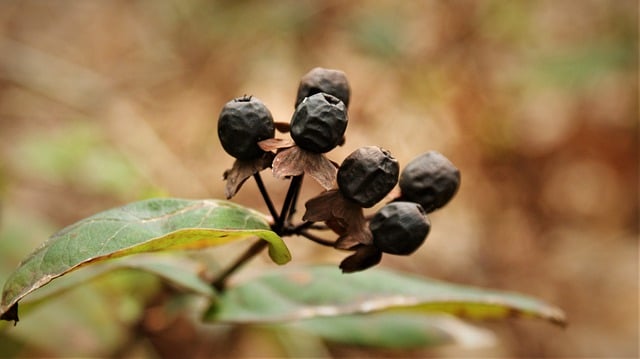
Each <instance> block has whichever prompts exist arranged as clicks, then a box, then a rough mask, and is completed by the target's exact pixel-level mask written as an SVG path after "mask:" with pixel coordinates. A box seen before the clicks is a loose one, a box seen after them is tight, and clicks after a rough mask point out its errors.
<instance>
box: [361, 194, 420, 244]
mask: <svg viewBox="0 0 640 359" xmlns="http://www.w3.org/2000/svg"><path fill="white" fill-rule="evenodd" d="M369 229H370V230H371V234H372V235H373V245H374V246H376V247H377V248H378V249H380V250H381V251H383V252H385V253H389V254H397V255H408V254H411V253H413V252H414V251H415V250H416V249H418V247H420V245H422V243H423V242H424V240H425V238H427V235H428V234H429V230H430V229H431V224H430V223H429V219H428V218H427V217H426V215H425V212H424V210H423V209H422V207H421V206H420V205H419V204H417V203H414V202H403V201H399V202H391V203H389V204H387V205H385V206H384V207H382V208H381V209H380V210H379V211H378V212H377V213H376V214H375V215H374V216H373V218H371V222H369Z"/></svg>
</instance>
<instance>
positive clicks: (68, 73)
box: [0, 0, 639, 358]
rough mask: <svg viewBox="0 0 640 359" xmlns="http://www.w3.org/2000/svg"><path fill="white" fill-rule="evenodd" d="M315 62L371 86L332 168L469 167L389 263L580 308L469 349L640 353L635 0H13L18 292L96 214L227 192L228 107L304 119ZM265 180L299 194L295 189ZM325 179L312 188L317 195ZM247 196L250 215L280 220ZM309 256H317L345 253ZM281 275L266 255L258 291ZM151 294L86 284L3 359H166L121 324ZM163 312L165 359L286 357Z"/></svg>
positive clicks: (3, 99)
mask: <svg viewBox="0 0 640 359" xmlns="http://www.w3.org/2000/svg"><path fill="white" fill-rule="evenodd" d="M316 66H322V67H328V68H336V69H341V70H343V71H345V72H346V74H347V76H348V78H349V80H350V82H351V86H352V102H351V106H350V110H349V112H350V123H349V127H348V129H347V141H346V143H345V145H344V146H343V147H341V148H338V149H336V150H335V151H333V152H331V153H330V154H329V157H330V158H332V159H334V160H336V161H340V160H341V159H342V158H343V157H344V156H346V155H347V154H348V153H350V152H351V151H352V150H354V149H355V148H357V147H359V146H363V145H379V146H382V147H384V148H387V149H389V150H390V151H391V152H392V153H393V155H394V156H395V157H396V158H397V159H398V160H399V161H400V163H401V165H402V164H406V163H407V162H408V161H410V160H411V159H412V158H413V157H415V156H416V155H418V154H420V153H422V152H425V151H427V150H437V151H439V152H441V153H443V154H445V155H446V156H447V157H449V158H450V159H451V160H452V161H453V162H454V163H455V164H456V165H457V166H458V167H459V168H460V170H461V172H462V186H461V189H460V191H459V193H458V195H457V197H456V198H455V199H454V200H453V201H452V202H451V203H450V204H449V205H448V206H446V207H445V208H443V209H442V210H440V211H438V212H436V213H434V214H433V215H432V217H431V220H432V225H433V228H432V232H431V234H430V236H429V238H428V240H427V242H426V244H425V246H424V247H423V248H422V249H421V250H420V251H419V252H418V253H416V254H415V255H413V256H411V257H408V258H407V257H402V258H397V257H396V258H387V257H385V259H383V262H382V264H381V266H384V267H388V268H397V269H400V270H404V271H408V272H412V273H417V274H420V275H424V276H430V277H434V278H438V279H442V280H448V281H454V282H458V283H464V284H472V285H478V286H483V287H490V288H497V289H506V290H513V291H519V292H522V293H526V294H530V295H533V296H537V297H539V298H542V299H544V300H547V301H549V302H551V303H554V304H556V305H558V306H560V307H561V308H563V309H564V310H565V311H566V313H567V315H568V318H569V322H570V323H569V326H568V327H567V328H566V329H560V328H556V327H553V326H551V325H549V324H547V323H541V322H535V321H526V320H507V321H499V322H494V323H485V324H483V325H484V326H485V327H488V328H490V329H492V330H494V331H495V332H496V334H497V338H498V342H497V343H496V344H495V346H492V347H490V348H487V349H484V350H482V351H479V352H475V353H473V355H472V356H494V357H495V356H500V357H565V356H570V357H616V358H617V357H637V356H638V319H639V313H638V2H637V1H635V0H615V1H608V0H527V1H511V0H482V1H476V0H451V1H435V0H427V1H390V0H389V1H357V0H354V1H348V2H346V1H338V0H323V1H304V0H303V1H293V0H288V1H257V0H256V1H204V0H191V1H178V0H170V1H151V0H147V1H142V0H140V1H128V0H127V1H124V0H122V1H120V0H113V1H10V0H5V1H3V2H1V3H0V158H1V162H0V201H1V203H0V206H1V207H0V280H2V281H4V279H5V278H6V276H7V275H8V273H9V272H10V271H11V270H13V269H14V268H15V267H16V266H17V265H18V263H19V261H20V260H21V259H22V258H23V257H24V256H25V255H27V254H28V253H29V252H31V251H32V250H33V249H34V248H35V247H36V246H37V245H38V244H40V243H41V242H42V241H44V240H45V239H46V238H47V237H48V236H49V235H50V234H51V233H54V232H55V231H56V230H57V229H59V228H62V227H63V226H66V225H68V224H70V223H72V222H74V221H76V220H79V219H81V218H83V217H86V216H88V215H91V214H93V213H95V212H98V211H101V210H104V209H107V208H111V207H114V206H119V205H122V204H124V203H126V202H130V201H134V200H138V199H143V198H148V197H155V196H173V197H186V198H204V197H211V198H223V196H224V192H223V181H222V180H221V175H222V172H223V171H224V170H225V169H226V168H229V167H230V166H231V164H232V159H231V158H230V157H229V156H228V155H226V154H225V153H224V151H223V150H222V148H221V146H220V144H219V142H218V140H217V135H216V122H217V121H216V120H217V116H218V112H219V110H220V108H221V107H222V105H223V104H224V103H225V102H227V101H229V100H230V99H232V98H233V97H236V96H240V95H243V94H251V95H254V96H256V97H258V98H260V99H261V100H263V101H264V102H265V103H266V105H267V106H268V107H269V109H270V110H271V112H272V113H273V114H274V117H275V118H276V119H277V120H280V121H289V119H290V116H291V114H292V112H293V103H294V99H295V92H296V89H297V85H298V81H299V79H300V77H301V76H302V75H303V74H304V73H306V72H307V71H308V70H310V69H311V68H313V67H316ZM265 177H267V178H266V181H267V186H268V187H269V188H270V191H271V192H272V196H273V198H274V199H275V200H276V201H279V200H281V199H282V196H283V194H284V192H285V191H286V184H285V183H283V182H279V181H276V180H273V179H271V178H268V177H269V176H265ZM307 184H308V186H307V187H305V189H304V191H303V197H305V198H308V197H311V196H313V195H315V194H317V193H318V192H319V191H320V189H319V188H318V187H317V186H315V187H314V185H313V184H311V183H307ZM245 187H246V188H244V189H243V191H242V192H241V193H240V194H239V195H238V197H237V201H238V202H240V203H242V204H245V205H248V206H255V207H256V208H258V209H262V210H264V205H263V204H262V203H260V202H258V201H257V200H256V198H259V195H257V190H256V188H255V186H254V185H252V184H247V185H246V186H245ZM290 242H291V243H290V244H291V247H292V251H293V254H294V256H295V260H294V261H295V262H298V263H305V262H330V263H336V265H337V263H338V262H339V260H340V259H341V258H342V257H343V256H344V254H342V253H335V252H334V251H330V250H325V249H324V248H318V246H317V245H315V244H312V243H306V242H303V241H296V240H291V241H290ZM300 242H302V243H300ZM216 250H218V249H216ZM225 250H229V251H230V253H231V251H232V250H233V251H232V252H233V253H237V252H238V248H235V247H234V248H231V249H221V251H222V252H218V253H224V251H225ZM225 255H227V254H225ZM231 256H233V254H231ZM388 257H391V256H388ZM271 266H272V265H271V264H269V263H268V261H267V260H266V259H265V260H261V259H256V260H255V262H254V263H252V266H250V267H251V268H249V267H247V268H246V269H245V271H243V272H241V273H239V277H240V278H241V277H242V275H243V273H250V272H251V271H252V270H253V271H255V270H256V269H255V268H270V267H271ZM144 283H150V282H149V281H144ZM149 285H152V284H149ZM141 287H144V285H141V284H132V283H131V280H128V281H127V278H122V277H118V278H115V279H113V278H112V279H109V280H106V282H105V281H102V282H100V283H97V284H90V285H88V287H87V288H88V289H87V290H86V291H83V290H82V289H78V291H79V292H78V293H74V295H75V296H74V297H73V298H71V297H70V298H67V299H64V298H62V299H60V300H58V301H57V302H56V303H52V304H51V306H50V307H49V309H47V307H46V306H45V307H43V309H42V310H41V311H39V312H37V313H35V312H34V313H33V317H25V318H23V321H22V322H20V324H19V325H18V326H17V327H15V328H14V327H7V326H5V327H2V331H0V342H4V344H0V350H1V351H4V353H0V356H24V355H33V356H36V355H47V356H70V355H72V356H77V355H99V356H107V355H108V356H117V355H125V356H127V355H129V356H130V355H132V354H131V353H132V352H133V353H134V354H136V353H137V354H139V355H141V356H146V355H148V354H149V353H153V350H150V349H148V348H147V349H145V348H134V349H133V351H131V348H126V349H123V347H124V346H125V344H123V343H127V340H126V338H127V337H129V336H132V335H135V333H136V330H137V329H140V327H139V325H141V324H140V323H138V326H135V325H133V324H132V325H128V326H126V325H125V326H124V327H125V328H128V329H127V331H124V332H123V331H122V329H121V328H122V327H123V325H122V324H123V323H129V322H130V321H129V322H128V321H127V320H126V318H133V317H136V315H135V313H138V312H139V311H140V310H141V309H140V308H137V307H136V304H135V303H136V301H135V300H133V299H131V298H130V297H127V298H128V299H126V300H125V299H122V298H123V296H122V295H121V294H122V292H127V293H130V292H132V291H133V292H136V293H137V292H139V291H142V289H140V288H141ZM143 292H144V291H143ZM140 295H143V294H140ZM134 299H135V298H134ZM136 308H137V309H136ZM87 313H91V314H90V315H87ZM123 318H125V319H123ZM149 318H151V319H149ZM153 318H156V319H157V317H153V316H148V318H147V319H148V320H147V321H146V322H144V323H142V324H143V325H144V326H145V328H146V331H145V333H147V334H149V333H152V334H153V335H151V334H149V342H151V343H154V344H155V345H156V346H158V345H159V347H161V349H162V348H164V349H163V350H164V352H162V353H165V354H166V353H181V354H183V355H187V354H192V355H193V356H200V357H206V356H214V355H220V356H225V357H255V356H283V355H285V354H286V353H285V352H286V351H282V348H281V345H280V346H278V345H275V344H273V342H274V339H273V338H271V337H269V335H267V334H264V333H262V332H260V331H259V330H258V331H256V330H251V329H246V328H245V329H242V328H240V329H236V330H235V331H234V333H233V335H225V336H222V337H221V336H219V335H218V336H216V335H217V334H216V333H213V334H212V333H210V332H207V329H206V328H205V329H202V328H201V327H197V326H194V325H192V324H191V323H190V322H188V321H185V320H182V321H166V320H165V321H162V320H152V319H153ZM114 321H115V322H118V323H119V324H120V326H114V325H113V322H114ZM154 330H155V331H154ZM138 332H139V330H138ZM203 333H209V334H206V335H205V334H203ZM194 338H199V339H198V340H194ZM206 338H208V339H209V340H206ZM216 338H217V339H218V340H217V341H216ZM220 338H224V340H220ZM158 343H162V344H158ZM163 345H164V346H163ZM172 350H173V352H172ZM318 353H321V354H322V355H326V356H334V357H342V356H361V357H362V356H370V357H371V356H400V357H403V356H409V355H411V356H432V355H441V356H448V355H451V356H469V355H471V354H470V353H468V352H464V351H459V350H457V349H456V348H448V349H446V350H440V349H427V350H417V351H412V352H410V353H407V352H400V353H396V352H379V351H369V350H366V349H364V348H352V347H345V346H338V345H329V346H328V347H327V349H326V352H312V353H309V355H313V356H317V355H319V354H318Z"/></svg>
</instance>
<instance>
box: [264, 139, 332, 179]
mask: <svg viewBox="0 0 640 359" xmlns="http://www.w3.org/2000/svg"><path fill="white" fill-rule="evenodd" d="M303 173H306V174H308V175H309V176H311V178H313V179H315V180H316V181H317V182H318V183H319V184H320V185H321V186H322V187H323V188H324V189H331V188H332V187H334V182H335V179H336V174H337V173H338V169H337V168H336V166H335V164H334V163H333V162H331V161H329V159H327V158H326V157H325V156H324V155H323V154H320V153H314V152H310V151H305V150H304V149H302V148H300V147H298V146H294V147H291V148H287V149H285V150H282V151H280V152H278V154H277V155H276V157H275V158H274V160H273V175H274V176H275V177H276V178H285V177H291V176H299V175H301V174H303Z"/></svg>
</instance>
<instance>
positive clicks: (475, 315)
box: [205, 266, 565, 325]
mask: <svg viewBox="0 0 640 359" xmlns="http://www.w3.org/2000/svg"><path fill="white" fill-rule="evenodd" d="M381 311H400V312H403V311H409V312H418V313H449V314H453V315H455V316H458V317H463V318H469V319H479V320H480V319H496V318H506V317H531V318H541V319H545V320H547V321H550V322H551V323H554V324H559V325H564V323H565V317H564V313H563V312H562V311H561V310H560V309H558V308H556V307H554V306H551V305H549V304H546V303H544V302H542V301H540V300H537V299H534V298H532V297H528V296H524V295H521V294H516V293H509V292H502V291H495V290H486V289H480V288H475V287H468V286H462V285H455V284H450V283H445V282H439V281H435V280H431V279H426V278H419V277H415V276H409V275H405V274H401V273H398V272H393V271H388V270H382V269H377V268H375V269H370V270H367V271H364V272H359V273H355V274H342V273H341V272H340V270H338V269H337V268H334V267H327V266H317V267H309V268H298V269H293V270H292V269H289V270H283V271H276V272H274V273H270V274H267V275H264V276H261V277H259V278H256V279H254V280H251V281H248V282H245V283H244V284H241V285H238V286H236V287H233V288H229V289H228V290H227V291H226V292H225V293H224V295H223V296H222V297H221V298H220V300H219V301H218V302H216V303H214V304H213V305H212V307H211V308H210V309H209V311H208V312H207V313H206V314H205V319H206V320H210V321H223V322H241V323H252V322H258V323H259V322H263V323H264V322H283V321H292V320H300V319H306V318H316V317H330V316H341V315H349V314H366V313H374V312H381Z"/></svg>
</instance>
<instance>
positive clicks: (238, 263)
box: [211, 239, 269, 292]
mask: <svg viewBox="0 0 640 359" xmlns="http://www.w3.org/2000/svg"><path fill="white" fill-rule="evenodd" d="M268 244H269V243H268V242H267V241H265V240H262V239H261V240H259V241H257V242H255V243H254V244H252V245H251V247H249V248H248V249H247V250H246V251H245V252H244V253H243V254H242V256H240V257H239V258H238V259H236V260H235V262H233V264H232V265H231V266H230V267H229V268H227V269H226V270H225V271H224V272H222V273H220V274H219V275H218V277H217V278H216V279H215V280H214V281H213V282H212V283H211V286H212V287H213V288H214V289H216V290H217V291H219V292H222V291H223V290H224V287H225V285H226V283H227V279H228V278H229V276H231V274H233V272H235V271H236V270H238V268H240V267H242V265H244V264H245V263H246V262H248V261H249V260H250V259H251V258H253V257H255V256H256V255H258V254H260V252H262V251H263V250H264V249H265V248H267V245H268Z"/></svg>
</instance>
